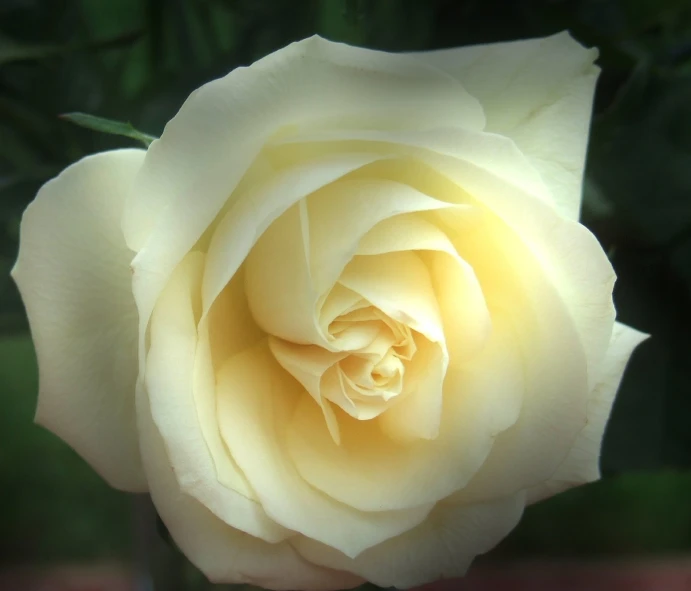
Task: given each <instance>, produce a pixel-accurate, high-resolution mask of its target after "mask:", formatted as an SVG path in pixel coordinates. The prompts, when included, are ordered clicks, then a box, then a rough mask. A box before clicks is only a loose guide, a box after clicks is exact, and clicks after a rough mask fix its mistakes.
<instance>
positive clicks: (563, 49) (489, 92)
mask: <svg viewBox="0 0 691 591" xmlns="http://www.w3.org/2000/svg"><path fill="white" fill-rule="evenodd" d="M597 54H598V52H597V50H596V49H586V48H585V47H583V46H581V45H580V44H579V43H577V42H576V41H575V40H574V39H572V38H571V37H570V35H569V34H568V33H567V32H563V33H559V34H557V35H552V36H551V37H546V38H543V39H528V40H525V41H512V42H509V43H492V44H488V45H476V46H473V47H459V48H455V49H444V50H441V51H430V52H425V53H416V54H413V55H414V56H415V57H416V58H417V59H420V60H422V61H424V62H425V63H428V64H430V65H433V66H435V67H437V68H439V69H440V70H442V71H444V72H447V73H449V74H450V75H452V76H453V77H454V78H456V79H457V80H459V81H460V82H461V83H462V84H463V86H464V87H465V88H467V89H468V91H469V92H470V93H471V94H472V95H473V96H475V97H477V98H478V99H479V100H480V103H481V104H482V106H483V107H484V109H485V114H486V116H487V127H486V130H487V131H490V132H495V133H499V134H502V135H506V136H508V137H510V138H511V139H513V140H514V141H515V142H516V144H517V145H518V147H519V148H520V149H521V150H522V151H523V152H524V153H525V154H526V156H527V157H528V158H529V159H530V161H531V163H532V164H533V166H534V167H535V168H536V169H537V170H538V171H539V172H540V175H541V176H542V178H543V180H544V182H545V183H546V184H547V186H548V187H549V189H550V191H551V193H552V198H553V199H554V202H555V203H556V205H557V207H558V208H559V210H560V211H561V213H562V214H563V215H565V216H566V217H568V218H570V219H573V220H576V219H578V212H579V209H580V204H581V186H582V178H583V168H584V164H585V153H586V146H587V141H588V127H589V122H590V116H591V110H592V101H593V93H594V90H595V83H596V81H597V76H598V73H599V68H597V67H596V66H594V65H593V61H594V60H595V58H596V57H597ZM507 97H510V99H509V100H507Z"/></svg>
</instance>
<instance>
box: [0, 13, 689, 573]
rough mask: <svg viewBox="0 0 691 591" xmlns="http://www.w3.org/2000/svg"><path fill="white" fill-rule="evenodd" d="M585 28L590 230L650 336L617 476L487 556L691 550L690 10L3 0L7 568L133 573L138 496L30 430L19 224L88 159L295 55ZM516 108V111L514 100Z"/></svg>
mask: <svg viewBox="0 0 691 591" xmlns="http://www.w3.org/2000/svg"><path fill="white" fill-rule="evenodd" d="M564 29H569V30H570V31H571V33H572V34H573V35H574V36H575V37H576V38H577V39H578V40H579V41H581V42H582V43H584V44H586V45H596V46H598V47H599V48H600V51H601V56H600V60H599V64H600V66H601V67H602V69H603V73H602V76H601V79H600V83H599V86H598V92H597V98H596V106H595V118H594V122H593V128H592V133H591V144H590V150H589V159H588V167H587V174H586V183H585V197H584V206H583V220H584V222H585V223H586V224H587V225H588V226H589V227H590V228H591V229H592V230H593V231H594V232H595V233H596V235H597V236H598V238H599V239H600V240H601V242H602V244H603V246H604V248H605V249H606V251H607V252H608V253H609V255H610V257H611V260H612V262H613V264H614V266H615V268H616V270H617V273H618V276H619V280H618V282H617V286H616V289H615V301H616V304H617V308H618V311H619V319H620V320H621V321H622V322H625V323H627V324H630V325H632V326H634V327H636V328H638V329H640V330H643V331H646V332H649V333H651V334H652V339H650V340H648V341H647V342H646V343H644V344H643V345H642V346H641V347H640V348H639V350H638V351H637V352H636V353H635V355H634V356H633V358H632V361H631V362H630V364H629V368H628V370H627V373H626V376H625V379H624V383H623V385H622V388H621V390H620V394H619V397H618V399H617V402H616V404H615V408H614V412H613V417H612V420H611V423H610V425H609V427H608V430H607V434H606V437H605V444H604V449H603V457H602V468H603V472H604V474H605V476H606V477H605V478H604V479H603V480H602V481H600V482H598V483H595V484H592V485H588V486H585V487H582V488H579V489H575V490H573V491H570V492H568V493H565V494H563V495H560V496H558V497H555V498H553V499H551V500H549V501H546V502H543V503H541V504H539V505H536V506H534V507H531V508H529V509H528V510H527V513H526V516H525V518H524V520H523V522H522V524H521V525H520V526H519V527H518V529H517V530H516V531H515V532H514V533H513V534H512V535H511V536H510V537H509V538H508V539H507V540H506V541H505V542H504V543H503V544H502V545H501V546H500V547H499V548H498V549H497V550H495V551H494V552H493V553H491V554H490V556H489V559H495V560H498V559H515V558H536V557H541V558H542V557H554V558H564V557H577V558H584V557H587V558H598V559H611V558H614V557H622V556H626V557H635V556H642V555H645V556H671V555H689V554H691V472H689V468H690V467H691V3H690V2H688V0H515V1H513V2H512V1H510V0H505V1H501V2H500V1H491V0H407V1H406V0H397V1H393V0H353V1H347V0H333V1H328V0H323V1H317V0H311V1H310V0H194V1H192V0H82V1H79V0H70V1H68V0H0V532H2V533H0V561H3V562H4V564H21V563H24V564H26V563H46V562H64V561H68V562H75V561H76V562H79V561H90V560H97V559H98V560H129V559H130V558H131V557H132V555H133V552H134V548H135V542H134V540H133V538H134V536H133V532H134V531H135V529H136V528H135V527H134V522H135V521H136V520H135V518H134V515H135V513H134V512H133V500H132V497H130V496H128V495H125V494H123V493H118V492H116V491H113V490H110V489H109V488H108V487H107V486H106V485H105V484H104V483H103V482H102V481H101V480H100V479H99V477H98V476H96V474H94V473H93V472H92V471H91V470H90V469H89V468H88V466H87V465H86V464H85V463H84V462H83V461H82V460H81V459H80V458H79V457H78V456H77V455H76V454H75V453H74V452H73V451H72V450H71V449H69V448H68V447H67V446H66V445H65V444H63V443H62V442H61V441H59V440H58V439H57V438H56V437H54V436H53V435H52V434H50V433H48V432H46V431H44V430H43V429H41V428H40V427H37V426H34V425H33V424H32V417H33V411H34V406H35V401H36V393H37V378H36V363H35V358H34V355H33V349H32V345H31V342H30V340H29V337H28V332H27V323H26V318H25V316H24V312H23V309H22V306H21V303H20V300H19V296H18V294H17V291H16V289H15V287H14V285H13V283H12V281H11V280H10V279H9V276H8V273H9V270H10V268H11V266H12V264H13V262H14V259H15V256H16V250H17V237H18V228H19V220H20V216H21V212H22V210H23V209H24V207H26V205H27V203H28V202H29V201H30V200H31V199H33V197H34V195H35V193H36V191H37V189H38V187H39V186H40V185H41V184H42V183H43V182H45V181H46V180H47V179H49V178H50V177H52V176H54V175H55V174H57V173H58V172H59V171H60V170H61V169H63V168H64V167H65V166H67V165H68V164H70V163H72V162H74V161H75V160H77V159H79V158H80V157H82V156H84V155H86V154H89V153H92V152H95V151H101V150H106V149H111V148H115V147H119V146H126V145H132V144H133V142H132V141H131V140H128V139H125V138H120V137H115V136H108V135H103V134H99V133H96V132H93V131H89V130H86V129H82V128H79V127H77V126H75V125H72V124H70V123H68V122H66V121H64V120H61V119H59V118H58V115H60V114H62V113H68V112H74V111H81V112H86V113H91V114H95V115H99V116H103V117H110V118H113V119H117V120H122V121H130V122H132V124H133V125H135V126H136V127H137V128H139V129H141V130H142V131H144V132H147V133H150V134H153V135H158V134H160V133H161V131H162V129H163V126H164V124H165V122H166V121H167V120H169V119H170V118H171V117H172V116H173V115H174V114H175V112H176V111H177V109H178V108H179V106H180V105H181V104H182V102H183V101H184V99H185V98H186V96H187V95H188V94H189V93H190V92H191V91H192V90H194V89H195V88H196V87H198V86H200V85H201V84H203V83H204V82H206V81H208V80H210V79H212V78H215V77H219V76H222V75H224V74H225V73H227V72H228V71H230V70H231V69H233V68H235V67H237V66H239V65H247V64H249V63H251V62H252V61H254V60H255V59H257V58H260V57H262V56H263V55H265V54H267V53H268V52H270V51H273V50H275V49H278V48H280V47H282V46H284V45H286V44H287V43H289V42H290V41H293V40H296V39H300V38H303V37H306V36H309V35H311V34H313V33H319V34H321V35H323V36H325V37H328V38H330V39H332V40H337V41H345V42H348V43H351V44H357V45H364V46H367V47H372V48H380V49H385V50H390V51H411V50H423V49H433V48H441V47H452V46H460V45H469V44H474V43H485V42H494V41H504V40H512V39H519V38H527V37H534V36H544V35H549V34H553V33H556V32H558V31H561V30H564ZM507 100H510V98H508V99H507Z"/></svg>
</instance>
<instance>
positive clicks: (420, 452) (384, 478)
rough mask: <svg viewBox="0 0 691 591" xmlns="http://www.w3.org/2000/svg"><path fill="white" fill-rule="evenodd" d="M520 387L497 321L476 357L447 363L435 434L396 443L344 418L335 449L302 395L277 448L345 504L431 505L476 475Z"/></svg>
mask: <svg viewBox="0 0 691 591" xmlns="http://www.w3.org/2000/svg"><path fill="white" fill-rule="evenodd" d="M500 320H501V319H500ZM431 352H433V350H432V351H431ZM425 357H426V356H425V355H423V361H424V359H425ZM420 370H421V371H424V363H423V364H422V365H421V366H420ZM523 390H524V384H523V368H522V361H521V359H520V349H519V347H518V344H517V343H516V342H515V341H514V337H513V335H512V332H511V331H510V330H509V327H508V326H505V325H503V324H502V323H501V322H499V323H498V324H497V326H496V327H495V329H494V330H493V331H492V335H491V337H490V339H489V341H488V343H487V345H486V347H485V348H484V349H483V351H482V353H481V354H479V355H477V356H476V357H474V358H473V359H472V360H471V361H470V362H468V363H467V364H466V365H464V366H463V367H462V368H453V367H450V368H449V373H447V379H446V381H445V384H444V392H443V396H444V397H443V407H442V410H441V426H440V431H439V436H438V437H437V438H436V439H433V440H430V441H426V440H420V439H418V440H416V441H414V442H412V443H407V444H405V445H403V444H401V442H395V441H392V440H391V439H390V438H389V437H388V436H387V435H386V434H384V433H383V432H382V430H381V429H380V428H379V425H378V424H377V422H376V421H367V422H363V421H356V420H352V419H351V420H347V417H346V418H345V419H344V420H342V421H341V422H340V425H341V444H340V446H337V445H335V444H334V443H333V442H332V441H331V438H330V436H329V433H328V431H327V429H326V427H325V426H324V425H323V424H320V421H319V419H320V418H321V417H320V416H319V409H318V408H315V405H314V404H310V402H311V401H310V400H307V401H301V402H300V404H298V406H297V408H296V410H295V412H294V414H293V417H292V422H291V424H290V425H289V428H288V436H287V439H286V444H285V445H286V449H287V452H288V454H289V455H290V457H291V458H292V460H293V462H294V463H295V466H296V467H297V469H298V471H299V472H300V474H301V475H302V476H303V477H304V478H305V480H307V481H308V482H309V483H310V484H311V485H312V486H314V487H315V488H317V489H318V490H321V491H324V492H325V493H326V494H328V495H329V496H331V497H333V498H335V499H338V500H340V501H341V502H343V503H345V504H347V505H350V506H353V507H356V508H358V509H361V510H363V511H382V510H391V509H402V508H406V507H414V506H416V505H419V504H423V503H432V502H436V501H438V500H440V499H443V498H444V497H446V496H448V495H449V494H451V493H452V492H454V491H457V490H458V489H459V488H462V487H463V486H465V485H466V484H467V483H468V482H469V481H470V480H471V478H472V477H473V476H474V475H475V474H476V472H477V471H478V469H479V468H480V467H481V466H482V464H483V462H484V461H485V459H486V458H487V456H488V454H489V453H490V450H491V449H492V445H493V444H494V441H495V438H496V437H497V435H498V434H499V433H501V432H502V431H504V430H506V429H508V428H509V427H510V426H511V425H513V424H514V422H515V421H516V419H517V417H518V415H519V412H520V409H521V401H522V397H523ZM431 406H432V408H434V402H433V403H432V405H431ZM322 423H323V422H322ZM449 466H453V470H450V469H449ZM363 482H366V483H367V486H363V484H362V483H363Z"/></svg>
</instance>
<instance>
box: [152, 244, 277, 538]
mask: <svg viewBox="0 0 691 591" xmlns="http://www.w3.org/2000/svg"><path fill="white" fill-rule="evenodd" d="M203 265H204V255H203V254H201V253H198V252H193V253H190V254H189V255H188V256H187V257H186V258H185V260H184V261H183V262H182V263H181V264H180V265H179V266H178V268H177V269H176V271H175V273H174V274H173V276H172V277H171V280H170V282H169V284H168V286H166V289H165V290H164V292H163V294H161V297H160V299H159V301H158V303H157V304H156V308H155V310H154V314H153V316H152V319H151V345H150V349H149V354H148V357H147V369H146V378H145V385H146V392H147V395H148V403H149V405H150V408H151V411H150V412H151V414H152V417H153V421H154V423H155V425H156V427H157V430H158V431H159V432H160V434H161V437H162V438H163V440H164V442H165V445H166V450H167V455H168V461H169V463H170V465H171V466H172V467H173V469H174V471H175V476H176V478H177V481H178V485H179V487H180V489H181V490H182V491H183V492H184V493H186V494H189V495H190V496H192V497H194V498H195V499H197V500H198V501H199V502H201V503H203V504H204V506H206V507H207V509H209V510H210V511H211V512H212V513H213V514H214V515H216V516H217V517H218V518H219V519H221V520H223V521H224V522H226V523H227V524H229V525H232V526H233V527H235V528H238V529H240V530H242V531H244V532H247V533H249V534H251V535H253V536H256V537H259V538H262V539H264V540H266V541H269V542H277V541H280V540H282V539H285V538H286V537H288V535H289V532H287V531H286V530H285V529H284V528H282V527H281V526H279V525H278V524H276V523H275V522H274V521H272V520H271V519H269V518H268V517H267V515H266V513H265V512H264V510H263V509H262V507H261V505H260V504H259V502H258V501H257V499H256V497H255V495H254V492H253V491H252V488H251V487H250V485H249V484H248V483H247V480H246V478H245V477H244V475H243V474H242V472H241V471H240V469H239V468H238V466H237V464H236V463H235V462H234V461H233V460H232V457H231V456H229V455H228V453H227V450H224V449H223V447H222V444H221V443H220V441H218V439H217V438H218V437H219V436H218V434H217V433H214V431H216V432H217V431H218V428H219V427H218V423H217V417H216V416H215V413H214V410H215V409H214V405H215V398H214V395H215V390H214V387H215V384H214V377H213V376H214V374H213V367H212V364H211V363H210V352H209V349H208V347H207V346H206V345H200V344H199V335H198V334H197V320H198V317H199V313H200V296H199V290H200V286H201V278H202V273H203V268H204V267H203ZM197 388H204V389H205V391H202V392H196V391H195V389H197ZM240 420H244V419H240ZM205 435H206V438H205ZM216 442H218V443H217V444H215V443H216ZM208 444H211V445H208ZM223 452H225V454H226V457H225V458H221V456H220V454H221V453H223ZM212 454H213V455H215V456H216V457H215V458H214V457H212ZM214 459H216V462H214Z"/></svg>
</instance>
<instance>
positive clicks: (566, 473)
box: [528, 322, 648, 503]
mask: <svg viewBox="0 0 691 591" xmlns="http://www.w3.org/2000/svg"><path fill="white" fill-rule="evenodd" d="M646 338H648V335H647V334H644V333H642V332H639V331H637V330H635V329H633V328H630V327H628V326H626V325H624V324H621V323H619V322H617V323H616V324H615V325H614V331H613V332H612V339H611V341H610V345H609V349H608V350H607V355H606V357H605V360H604V362H603V364H602V370H601V373H600V376H599V377H598V380H597V383H596V384H595V387H594V388H593V390H592V392H591V393H590V398H589V399H588V422H587V423H586V426H585V427H584V428H583V430H582V431H581V432H580V434H579V435H578V438H577V439H576V441H575V443H574V444H573V447H572V448H571V451H570V452H569V455H568V456H567V458H566V459H565V460H564V462H563V463H562V464H561V465H560V466H559V468H558V469H557V471H556V472H555V473H554V474H553V475H552V477H551V478H550V479H549V480H548V481H547V482H545V483H544V484H543V485H541V486H538V487H535V488H532V489H530V490H529V491H528V502H530V503H534V502H537V501H539V500H541V499H544V498H546V497H549V496H552V495H555V494H557V493H559V492H562V491H564V490H566V489H568V488H571V487H574V486H578V485H580V484H586V483H587V482H593V481H595V480H597V479H599V478H600V466H599V461H600V449H601V447H602V437H603V436H604V434H605V427H606V426H607V421H608V419H609V415H610V412H611V410H612V404H613V403H614V397H615V396H616V393H617V390H618V389H619V384H620V383H621V379H622V377H623V376H624V370H625V369H626V365H627V363H628V362H629V359H630V358H631V354H632V353H633V351H634V349H635V348H636V347H637V346H638V345H639V344H640V343H641V342H643V341H644V340H645V339H646Z"/></svg>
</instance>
